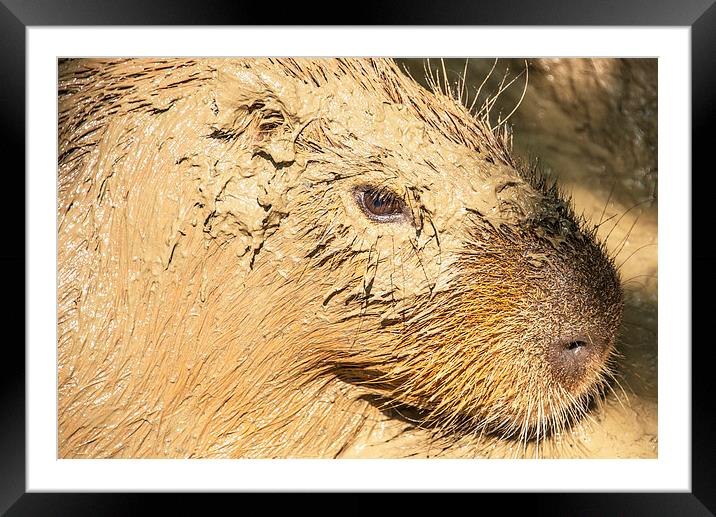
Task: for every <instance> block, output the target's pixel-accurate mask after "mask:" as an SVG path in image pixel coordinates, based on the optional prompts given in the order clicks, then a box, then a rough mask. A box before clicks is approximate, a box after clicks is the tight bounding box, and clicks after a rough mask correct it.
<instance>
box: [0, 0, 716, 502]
mask: <svg viewBox="0 0 716 517" xmlns="http://www.w3.org/2000/svg"><path fill="white" fill-rule="evenodd" d="M198 5H199V4H198V3H196V4H195V3H194V2H187V1H167V0H162V1H153V2H146V1H145V2H139V1H136V0H131V1H122V2H120V1H114V2H112V1H107V0H102V1H93V0H79V1H72V0H67V1H63V2H52V1H51V0H42V1H30V0H0V59H1V60H2V68H1V69H0V70H2V71H3V77H2V79H0V106H2V110H1V111H0V113H1V116H2V120H3V124H2V126H1V127H2V130H3V135H2V136H3V138H0V151H1V153H0V157H2V158H3V159H2V160H0V164H3V165H4V166H5V170H4V171H3V172H4V174H5V176H6V178H8V179H14V180H15V183H14V184H13V183H12V182H11V183H10V185H11V186H10V187H8V189H9V194H7V193H6V196H4V197H3V206H4V207H5V213H6V217H7V219H6V221H9V222H10V223H11V224H10V225H9V227H8V230H7V233H6V235H7V238H8V241H6V243H7V244H6V246H3V247H2V251H0V264H2V266H3V268H4V269H3V271H4V272H5V275H6V289H7V291H6V300H7V301H9V303H8V304H7V306H6V307H7V308H6V310H5V311H2V317H3V323H4V326H3V327H2V328H3V329H6V330H7V332H6V333H5V336H4V337H5V347H4V353H3V354H2V356H0V358H2V357H4V360H3V361H2V363H0V364H3V368H2V370H0V371H1V372H2V375H0V386H1V388H2V389H1V390H0V400H2V405H1V406H0V408H2V409H1V411H0V414H2V422H3V425H2V430H1V431H0V480H1V482H0V512H5V511H7V515H85V514H92V515H107V514H110V515H113V514H123V515H124V514H127V513H130V512H134V511H136V510H138V509H139V510H141V509H146V508H151V506H148V505H146V500H145V498H146V497H148V496H147V495H139V494H119V493H113V494H97V493H91V494H70V493H55V494H52V493H26V489H25V486H26V484H25V481H26V477H25V474H26V467H25V459H26V458H25V433H26V426H25V368H24V365H25V354H24V353H23V348H22V347H20V345H19V339H17V338H15V339H13V338H14V337H15V336H13V335H12V332H11V329H16V328H21V329H22V330H20V331H19V332H18V334H19V338H20V339H22V341H23V342H24V340H25V333H24V326H23V327H20V326H19V325H18V321H19V315H18V316H16V315H15V313H14V312H13V311H12V310H9V309H11V308H14V307H20V306H21V307H22V308H23V309H21V310H23V315H24V308H25V304H24V303H23V304H20V303H19V300H20V299H21V298H22V299H24V296H22V297H21V296H20V295H19V294H17V293H23V292H24V291H25V282H26V274H27V272H26V268H25V263H26V256H25V245H24V242H25V241H24V236H25V227H24V214H25V209H24V200H25V195H26V192H25V182H24V177H25V176H24V174H23V173H22V172H21V171H23V172H24V170H25V156H24V149H25V137H26V134H25V107H26V101H27V99H26V94H25V86H26V85H25V50H26V49H25V45H26V43H25V42H26V39H25V29H26V28H27V27H28V26H46V25H49V26H52V25H56V26H64V25H75V26H83V25H229V24H230V25H244V24H252V25H253V24H255V23H256V22H259V23H262V24H263V23H265V24H270V25H280V24H282V23H291V24H296V25H316V24H317V23H318V20H317V19H316V16H317V15H316V13H318V12H331V13H332V12H336V10H335V9H336V8H335V4H330V5H328V6H326V7H325V8H322V6H321V5H320V3H318V4H316V3H312V4H311V8H310V9H307V8H306V6H305V5H298V4H294V5H291V4H288V3H286V4H282V8H281V9H280V12H273V11H272V12H270V15H271V19H267V13H268V12H267V10H266V8H265V6H264V5H261V3H255V2H254V3H238V2H237V3H233V4H230V5H229V6H224V5H218V4H210V3H208V2H204V3H201V6H200V8H198V7H197V6H198ZM341 11H342V8H341ZM353 11H354V12H352V13H351V15H350V18H348V19H347V18H345V17H343V23H345V22H346V21H348V22H349V23H350V25H383V24H389V25H404V24H405V25H561V26H597V25H606V26H624V25H639V26H684V27H690V28H691V38H692V39H691V52H692V55H691V72H692V78H691V79H692V99H691V100H692V171H693V172H692V173H691V177H690V181H691V188H692V191H691V192H692V197H691V199H692V201H691V210H692V212H691V217H692V238H691V242H692V250H691V257H692V270H691V274H692V278H697V279H698V281H697V282H692V291H691V292H692V306H691V309H692V312H691V314H692V316H691V318H692V320H691V321H692V327H691V329H692V333H691V335H692V342H691V343H689V345H690V346H691V347H692V350H691V353H692V375H693V377H692V413H691V415H692V422H691V425H692V456H691V468H692V474H691V482H692V485H691V492H690V493H657V492H650V493H612V494H605V493H570V494H509V495H508V494H492V495H491V494H479V496H480V497H481V500H480V504H481V505H484V504H490V506H488V508H490V507H492V504H497V505H499V506H498V508H504V505H505V503H506V502H507V501H505V500H504V499H509V505H508V506H509V509H510V510H516V509H517V508H518V507H524V510H525V511H526V512H529V513H530V514H535V513H536V514H542V513H547V514H550V515H713V514H714V513H716V462H715V461H714V458H715V456H716V447H714V436H715V435H716V426H715V425H714V418H713V414H714V408H715V404H714V402H713V400H714V399H713V395H712V379H713V378H714V374H713V362H712V361H711V360H710V359H711V349H712V348H713V346H712V340H709V339H708V337H709V335H708V334H707V333H703V332H702V333H699V332H693V331H694V330H696V329H697V328H702V329H703V328H704V325H703V322H706V321H709V318H712V317H713V316H712V312H713V308H714V306H715V305H714V304H713V303H711V302H710V299H711V298H712V297H711V296H709V294H710V293H712V292H714V289H716V281H715V280H714V275H713V274H712V271H713V269H714V267H715V266H716V252H713V251H710V248H711V247H710V246H709V245H708V240H709V237H710V235H711V234H710V229H711V227H712V224H711V221H712V215H711V212H710V210H711V205H712V204H713V203H712V202H711V199H710V198H711V197H712V195H711V193H712V192H714V190H713V186H714V180H713V174H711V173H710V172H711V170H712V169H713V165H712V163H711V164H710V165H711V166H710V167H708V166H707V161H706V160H707V158H710V157H711V154H710V149H711V147H713V143H712V140H711V137H710V136H711V132H710V131H709V129H710V126H711V125H712V124H713V117H712V114H713V113H716V109H715V108H716V59H715V58H716V5H714V0H690V1H684V0H672V1H667V0H655V1H646V0H608V1H604V2H594V1H593V0H560V1H545V0H541V1H530V2H518V1H517V0H499V1H495V0H489V1H482V2H468V1H459V2H452V3H450V4H449V5H444V4H443V3H439V2H405V1H400V2H390V3H388V2H382V3H381V2H375V3H372V2H363V3H361V5H360V6H354V7H353ZM329 23H330V24H335V25H341V24H342V23H341V22H338V23H336V21H335V20H333V21H331V22H329ZM48 152H50V151H48ZM12 158H16V159H17V160H16V161H14V162H11V161H10V160H11V159H12ZM10 163H12V164H13V165H12V166H10V165H9V164H10ZM696 171H698V172H696ZM683 174H684V181H689V177H688V174H689V171H683ZM13 214H15V215H13ZM17 214H23V216H22V218H20V217H18V215H17ZM20 220H22V221H23V224H22V227H21V228H20V224H19V221H20ZM21 236H22V237H21ZM699 244H700V246H698V245H699ZM19 271H23V275H20V274H19V273H18V272H19ZM20 278H22V279H23V284H22V285H13V284H12V282H7V280H10V281H12V280H15V282H17V283H18V284H19V283H20ZM47 290H48V296H54V289H53V287H52V286H48V288H47ZM23 320H24V318H23ZM698 323H701V325H700V326H699V325H698ZM699 338H701V339H699ZM671 345H674V346H683V345H684V344H667V346H671ZM160 497H161V499H160V500H159V504H161V505H162V513H170V512H172V511H176V509H181V510H182V512H181V513H182V514H184V513H186V512H188V511H189V508H190V507H189V506H187V500H186V497H185V495H184V494H163V495H162V496H160ZM214 497H215V496H214ZM242 497H246V496H245V495H242ZM486 497H490V498H492V497H497V498H498V499H497V500H496V501H492V502H483V501H482V498H486ZM359 499H360V496H359V495H357V494H353V495H351V496H350V499H349V500H348V501H346V502H347V504H345V503H344V505H342V506H343V508H346V509H349V510H350V509H353V510H358V511H362V512H365V511H372V510H373V507H372V506H367V507H366V506H365V505H364V504H362V503H361V502H359ZM349 501H354V502H353V503H351V502H349ZM217 502H218V501H217ZM412 502H413V504H415V503H416V502H417V503H419V498H418V495H417V494H415V495H414V496H413V499H412ZM242 504H248V503H245V502H244V503H242ZM463 504H464V502H463V501H453V502H452V503H451V504H450V506H451V507H452V508H456V509H457V508H458V507H461V505H463ZM473 504H474V503H473ZM401 506H402V505H401ZM410 506H412V505H408V506H402V509H403V510H405V509H407V508H410ZM463 507H464V506H463ZM202 508H203V509H204V511H205V510H206V507H204V506H202ZM312 509H313V511H315V508H312ZM333 510H336V508H333ZM202 513H203V512H202ZM510 513H512V512H510Z"/></svg>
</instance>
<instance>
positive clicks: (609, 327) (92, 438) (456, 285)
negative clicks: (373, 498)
mask: <svg viewBox="0 0 716 517" xmlns="http://www.w3.org/2000/svg"><path fill="white" fill-rule="evenodd" d="M59 113H60V115H59V146H60V151H59V163H60V169H59V184H58V198H59V203H58V221H59V223H58V234H59V247H58V273H59V285H58V326H59V329H58V330H59V332H58V335H59V343H58V347H59V349H58V361H59V372H58V383H59V415H58V422H59V453H60V456H62V457H166V456H168V457H237V456H245V457H286V456H288V457H295V456H339V455H341V454H345V453H347V452H348V451H351V450H353V451H355V448H356V447H357V446H359V445H360V444H361V443H364V442H369V441H371V440H372V441H375V440H378V441H380V440H381V439H382V438H380V437H378V438H375V436H376V435H375V434H374V431H373V427H372V426H375V425H376V422H381V421H383V420H385V419H387V421H388V422H397V421H400V418H402V419H404V420H407V421H410V422H411V423H409V424H404V423H401V424H400V425H399V426H398V428H399V433H400V434H402V435H411V436H415V437H417V438H418V441H417V443H416V445H415V448H416V449H417V450H421V448H422V449H424V448H426V447H429V446H430V444H431V443H438V442H439V443H440V444H442V445H441V447H448V448H449V447H450V445H451V444H454V443H458V442H460V443H463V444H464V443H466V442H465V439H466V438H465V437H467V439H468V441H469V438H470V437H476V436H478V435H481V434H483V433H496V434H497V435H504V436H510V437H518V438H520V439H522V440H528V439H530V438H533V437H535V436H536V437H542V436H544V435H545V433H547V432H550V431H554V430H559V429H562V428H563V427H564V426H566V425H568V424H569V422H570V421H572V420H574V419H575V418H578V417H579V416H580V414H581V413H583V412H584V411H585V409H586V406H587V404H588V401H589V400H590V398H591V397H593V396H594V395H595V394H597V393H598V392H599V390H600V388H601V386H603V385H604V383H605V381H606V379H607V377H608V375H609V374H608V363H609V357H610V353H611V348H612V344H613V341H614V337H615V336H614V335H615V332H616V328H617V326H618V323H619V318H620V314H621V303H622V302H621V290H620V288H619V281H618V278H617V276H616V273H615V272H614V268H613V264H612V263H611V261H610V260H609V259H608V257H606V256H605V254H604V251H603V249H602V247H601V246H600V245H599V244H598V243H596V242H595V239H594V236H593V233H592V232H590V231H586V230H585V229H584V228H582V222H581V221H578V220H577V219H576V218H575V216H574V214H573V213H572V211H571V209H570V208H569V206H568V203H567V202H565V201H563V200H562V198H561V197H560V195H559V193H558V191H557V190H556V189H555V188H554V187H550V186H548V185H546V184H545V182H544V181H543V180H542V179H541V178H540V177H539V176H538V175H536V174H535V173H534V172H533V171H529V170H526V169H523V168H522V167H521V166H520V165H519V164H518V163H517V162H516V161H515V160H514V159H513V158H512V157H511V156H510V154H509V145H508V143H507V141H508V135H507V133H506V132H505V131H506V129H505V128H504V126H502V127H501V128H499V130H497V131H493V130H492V129H491V128H490V127H489V126H488V124H487V123H486V122H485V121H484V120H482V119H480V118H478V117H475V116H474V115H473V114H471V113H470V112H469V110H468V109H466V108H465V107H464V106H462V105H461V104H460V103H458V102H456V101H455V100H454V99H453V98H451V97H450V96H447V95H443V94H440V93H439V92H428V91H426V90H424V89H423V88H421V87H420V86H419V85H417V84H416V83H415V82H414V81H412V79H410V78H409V77H407V76H405V75H404V74H402V73H401V72H400V71H399V70H398V69H397V67H396V66H395V64H394V63H393V62H391V61H389V60H290V59H289V60H262V59H258V60H232V61H228V60H156V61H153V60H144V59H141V60H93V61H79V60H68V61H66V62H63V63H61V65H60V87H59ZM363 184H370V185H376V186H380V187H381V188H389V189H391V190H392V191H394V192H397V193H398V194H399V195H400V196H402V198H403V199H404V200H405V202H406V204H407V206H409V207H410V214H411V219H410V221H411V222H410V224H402V225H390V224H385V223H371V222H370V221H368V220H366V219H365V218H364V217H362V215H361V214H360V212H359V211H358V210H357V209H356V208H355V206H354V203H353V201H354V200H353V199H352V198H351V195H350V192H351V187H354V186H356V185H363ZM577 329H579V330H580V331H581V332H588V333H589V335H595V336H596V335H599V336H600V339H602V338H603V339H604V341H605V343H607V344H608V345H607V347H606V352H605V353H604V354H603V355H602V356H601V357H600V358H599V359H598V360H596V359H595V360H594V361H591V362H590V363H589V364H587V366H586V371H585V373H584V375H583V376H582V377H580V378H579V380H578V381H575V380H574V379H572V377H569V378H568V377H567V376H565V375H561V374H560V372H559V371H558V370H555V369H554V368H553V367H552V366H551V365H550V362H549V360H548V358H547V351H546V344H545V343H546V342H548V341H549V340H550V339H553V338H554V336H561V335H566V334H569V333H570V332H575V331H576V330H577ZM585 329H586V330H585ZM401 422H402V421H401ZM414 453H415V451H414V450H413V451H408V452H407V453H406V454H414Z"/></svg>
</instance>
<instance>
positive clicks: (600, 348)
mask: <svg viewBox="0 0 716 517" xmlns="http://www.w3.org/2000/svg"><path fill="white" fill-rule="evenodd" d="M604 349H605V343H604V340H600V339H598V338H594V337H592V336H587V335H574V336H569V337H566V338H563V337H560V338H558V339H554V340H552V342H551V343H550V344H549V345H548V348H547V360H548V361H549V363H550V365H551V366H552V368H553V371H554V375H555V377H556V378H557V380H558V381H559V382H560V383H562V384H563V385H564V386H565V387H569V386H572V385H574V384H576V383H578V382H579V381H580V380H581V379H582V377H584V374H585V372H587V371H588V368H589V365H590V363H593V362H595V361H598V360H599V358H600V357H601V355H602V353H603V352H604Z"/></svg>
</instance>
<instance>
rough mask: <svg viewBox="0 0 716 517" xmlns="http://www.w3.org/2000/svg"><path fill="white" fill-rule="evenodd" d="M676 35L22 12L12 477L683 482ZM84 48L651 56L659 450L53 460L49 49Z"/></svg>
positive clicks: (427, 485) (214, 484)
mask: <svg viewBox="0 0 716 517" xmlns="http://www.w3.org/2000/svg"><path fill="white" fill-rule="evenodd" d="M690 43H691V32H690V28H684V27H678V28H551V27H540V28H496V27H490V28H464V27H462V28H418V29H413V28H410V29H408V28H348V29H335V28H320V29H319V28H289V29H277V28H270V29H257V28H235V27H234V28H228V27H220V28H210V29H209V28H191V29H189V28H118V27H114V28H54V27H53V28H46V27H29V28H28V29H27V85H28V89H27V93H28V107H27V109H28V111H27V116H28V124H27V144H28V145H27V151H26V152H27V165H28V175H27V186H28V192H29V195H28V204H27V221H28V239H27V246H28V249H27V251H28V254H27V257H28V266H29V271H28V277H27V279H28V280H27V287H28V296H27V430H28V431H27V461H28V463H27V490H28V491H30V492H33V491H64V490H72V491H85V490H86V491H100V490H101V491H112V490H118V491H127V490H129V491H150V490H151V491H154V490H162V491H165V490H166V491H183V490H198V491H215V490H221V491H227V490H276V489H287V490H288V489H294V490H314V489H321V490H342V489H355V490H424V489H434V490H484V491H501V490H504V491H510V490H523V491H524V490H526V491H530V490H534V491H550V490H565V491H633V490H638V491H662V490H669V491H690V485H691V479H690V455H691V433H690V408H691V398H690V357H691V352H690V344H691V339H690V290H689V286H690V269H691V260H690V256H689V250H690V249H691V245H690V244H691V243H690V241H689V236H690V234H691V232H690V218H689V209H690V177H691V175H690V170H691V160H690V149H691V120H690V113H691V103H690V99H691V83H690V78H691V70H690V61H691V59H690V58H691V56H690V46H691V45H690ZM87 55H91V56H128V55H132V56H217V55H220V56H232V55H233V56H236V55H274V56H280V55H291V56H359V55H360V56H401V57H403V56H405V57H407V56H415V57H418V56H475V57H477V56H489V57H494V56H500V57H507V56H574V57H582V56H605V57H606V56H620V57H627V56H629V57H658V58H659V126H658V127H659V198H660V206H659V227H658V232H659V270H660V272H661V273H660V275H659V305H660V311H659V312H660V314H661V315H663V314H666V315H668V325H667V324H666V323H665V320H664V318H659V327H658V328H659V458H658V459H656V460H538V461H534V460H516V461H512V460H425V461H423V460H400V461H397V460H344V461H341V460H306V461H303V460H284V461H272V460H57V459H56V430H57V424H56V407H57V406H56V392H55V388H56V386H55V383H56V355H55V354H56V317H55V309H56V305H55V303H56V302H55V285H56V282H55V279H56V272H55V264H56V249H55V245H56V237H55V235H56V234H55V214H56V206H57V204H56V198H55V181H56V157H57V154H56V146H57V140H56V113H57V91H56V58H57V57H63V56H87ZM667 142H668V145H667ZM666 386H668V390H667V389H665V387H666Z"/></svg>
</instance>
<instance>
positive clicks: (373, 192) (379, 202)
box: [355, 186, 407, 223]
mask: <svg viewBox="0 0 716 517" xmlns="http://www.w3.org/2000/svg"><path fill="white" fill-rule="evenodd" d="M355 197H356V201H357V202H358V206H360V207H361V209H362V210H363V212H364V213H365V214H366V215H367V216H368V218H369V219H371V220H372V221H376V222H380V223H387V222H394V221H399V220H404V219H405V218H406V217H407V210H406V206H405V201H403V199H402V198H401V197H400V196H398V195H397V194H395V193H394V192H391V191H390V190H386V189H385V188H378V187H371V186H363V187H358V188H357V189H356V190H355Z"/></svg>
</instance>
